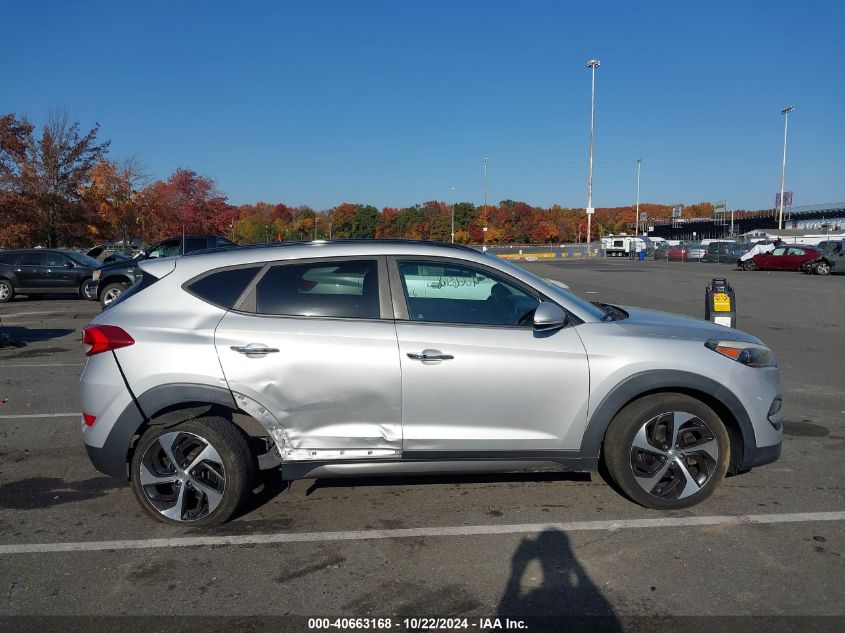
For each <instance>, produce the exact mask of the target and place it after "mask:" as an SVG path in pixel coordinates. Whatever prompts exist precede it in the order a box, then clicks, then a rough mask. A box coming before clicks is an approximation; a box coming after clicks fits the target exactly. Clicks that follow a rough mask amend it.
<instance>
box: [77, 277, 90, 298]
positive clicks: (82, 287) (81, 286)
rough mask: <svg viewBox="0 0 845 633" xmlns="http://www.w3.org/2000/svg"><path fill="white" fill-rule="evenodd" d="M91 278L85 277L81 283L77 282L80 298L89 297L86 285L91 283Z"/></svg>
mask: <svg viewBox="0 0 845 633" xmlns="http://www.w3.org/2000/svg"><path fill="white" fill-rule="evenodd" d="M91 281H92V280H91V279H90V278H89V279H86V280H85V281H83V282H82V283H81V284H79V298H80V299H90V298H91V297H90V296H89V295H88V292H87V290H88V285H89V284H90V283H91Z"/></svg>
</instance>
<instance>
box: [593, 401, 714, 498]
mask: <svg viewBox="0 0 845 633" xmlns="http://www.w3.org/2000/svg"><path fill="white" fill-rule="evenodd" d="M604 459H605V465H606V466H607V470H608V473H609V474H610V476H611V478H612V480H613V481H614V482H615V483H616V485H617V486H618V487H619V488H620V489H621V490H622V492H623V493H625V495H627V496H628V497H629V498H630V499H632V500H633V501H636V502H637V503H639V504H640V505H643V506H646V507H647V508H655V509H658V510H670V509H678V508H688V507H690V506H693V505H696V504H698V503H700V502H702V501H704V500H705V499H707V497H709V496H710V495H711V494H712V493H713V491H714V490H715V489H716V487H717V486H718V485H719V483H720V482H721V481H722V479H724V477H725V473H726V472H727V470H728V463H729V461H730V439H729V437H728V432H727V429H726V428H725V425H724V424H723V423H722V421H721V420H720V419H719V416H717V415H716V413H715V412H714V411H713V410H712V409H711V408H710V407H708V406H707V405H706V404H704V403H703V402H701V401H700V400H696V399H695V398H692V397H690V396H687V395H684V394H674V393H667V394H654V395H651V396H646V397H644V398H641V399H639V400H635V401H634V402H632V403H631V404H629V405H628V406H626V407H625V408H624V409H622V411H620V412H619V413H618V414H617V415H616V417H615V418H614V419H613V421H612V422H611V423H610V426H609V427H608V430H607V434H606V435H605V440H604Z"/></svg>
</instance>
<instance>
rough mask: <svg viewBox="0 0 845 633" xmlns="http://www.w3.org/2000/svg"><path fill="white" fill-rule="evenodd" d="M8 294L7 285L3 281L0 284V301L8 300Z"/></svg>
mask: <svg viewBox="0 0 845 633" xmlns="http://www.w3.org/2000/svg"><path fill="white" fill-rule="evenodd" d="M10 294H11V292H10V289H9V284H7V283H6V282H5V281H4V282H3V283H0V299H8V298H9V295H10Z"/></svg>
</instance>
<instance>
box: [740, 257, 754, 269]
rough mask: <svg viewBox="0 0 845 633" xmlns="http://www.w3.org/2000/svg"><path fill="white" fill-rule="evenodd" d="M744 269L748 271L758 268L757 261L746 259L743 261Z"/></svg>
mask: <svg viewBox="0 0 845 633" xmlns="http://www.w3.org/2000/svg"><path fill="white" fill-rule="evenodd" d="M742 269H743V270H748V271H752V270H757V262H755V261H754V260H753V259H746V260H745V261H744V262H742Z"/></svg>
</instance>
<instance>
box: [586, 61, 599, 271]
mask: <svg viewBox="0 0 845 633" xmlns="http://www.w3.org/2000/svg"><path fill="white" fill-rule="evenodd" d="M599 66H601V62H600V61H599V60H597V59H591V60H590V61H588V62H587V68H589V69H590V70H591V71H592V75H593V91H592V99H591V101H590V174H589V177H588V179H587V255H588V256H589V254H590V250H591V246H592V239H593V234H592V231H591V229H592V219H593V133H594V129H595V125H596V68H598V67H599Z"/></svg>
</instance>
